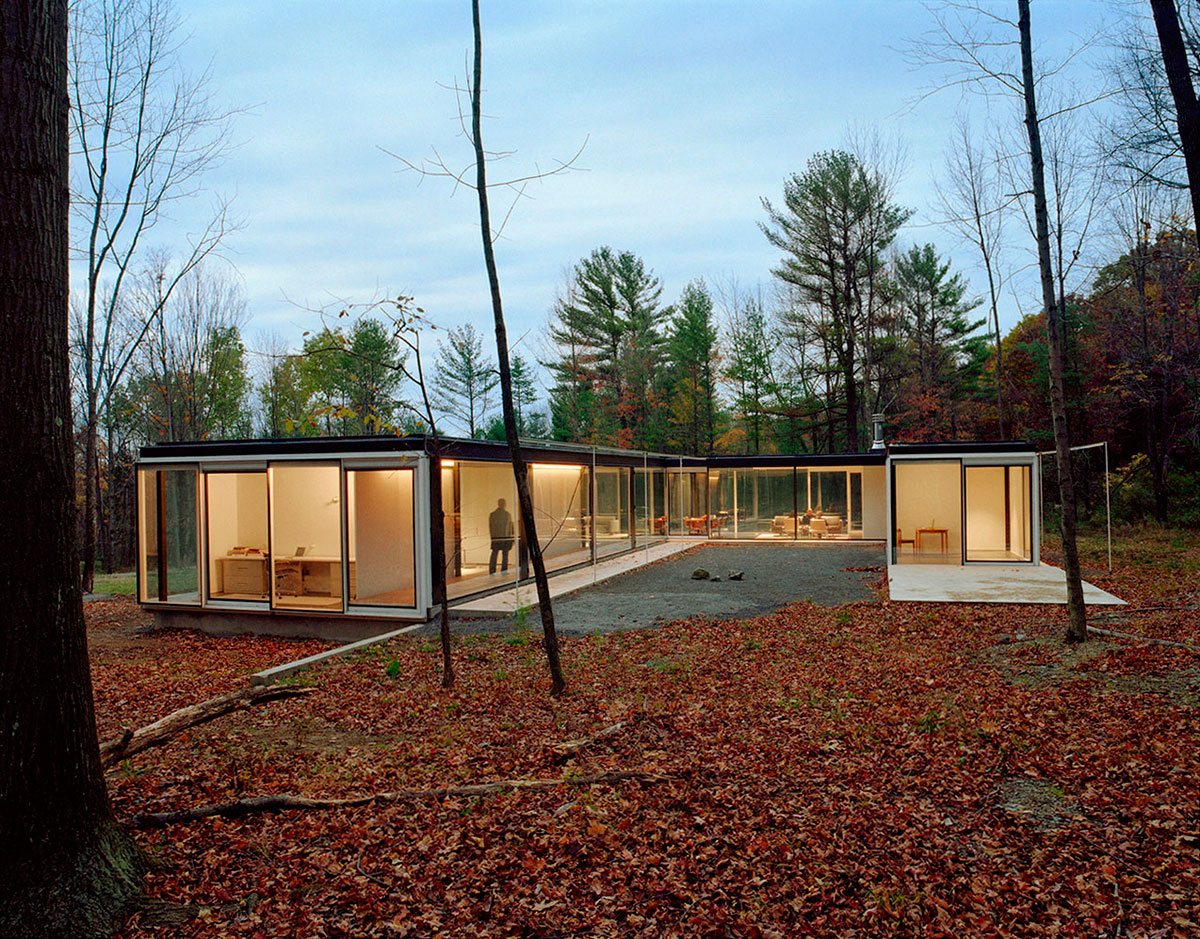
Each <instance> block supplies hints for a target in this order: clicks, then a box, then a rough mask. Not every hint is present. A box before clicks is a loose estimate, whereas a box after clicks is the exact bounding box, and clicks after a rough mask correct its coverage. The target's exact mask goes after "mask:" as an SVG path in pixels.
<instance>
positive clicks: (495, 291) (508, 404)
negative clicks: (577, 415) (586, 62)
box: [470, 0, 567, 696]
mask: <svg viewBox="0 0 1200 939" xmlns="http://www.w3.org/2000/svg"><path fill="white" fill-rule="evenodd" d="M471 21H472V24H473V26H474V32H475V68H474V77H473V79H472V81H471V82H470V89H471V143H472V144H473V145H474V147H475V193H476V195H477V196H478V197H479V234H480V237H481V238H482V241H483V260H484V265H485V266H486V267H487V277H488V287H489V292H490V293H491V297H492V314H493V316H494V318H495V321H496V359H497V364H498V365H499V366H500V401H501V403H502V405H503V407H504V434H505V436H506V437H507V438H508V451H509V455H510V457H511V458H512V465H513V475H514V476H515V477H516V481H517V503H518V504H519V506H520V509H521V524H522V527H523V530H524V531H525V535H526V539H527V541H528V548H527V550H528V553H529V560H530V562H531V563H532V565H533V577H534V581H535V583H536V585H537V596H538V611H539V613H540V614H541V617H542V634H543V635H544V637H545V645H546V659H547V661H548V662H549V664H550V693H551V694H552V695H555V696H557V695H560V694H562V693H563V691H564V690H565V689H566V686H567V683H566V680H565V679H564V678H563V672H562V662H561V661H560V659H559V654H558V633H557V632H556V631H555V628H554V610H553V608H552V607H551V605H550V582H549V579H548V578H547V577H546V562H545V560H544V559H543V558H542V546H541V543H540V542H539V541H538V536H537V518H536V516H535V515H534V514H533V494H532V492H531V491H530V487H529V467H528V465H527V464H526V462H525V454H524V453H523V452H522V450H521V440H520V438H519V437H518V436H517V417H516V411H515V410H514V408H513V388H512V369H511V368H510V366H509V361H508V331H507V329H506V328H505V325H504V304H503V302H502V301H501V299H500V277H499V274H498V273H497V271H496V254H495V251H494V250H493V247H492V244H493V239H494V237H495V234H494V232H493V230H492V221H491V215H490V212H489V206H488V183H487V152H486V151H485V150H484V148H483V133H482V130H481V127H480V122H481V118H482V105H481V96H482V94H483V32H482V30H481V28H480V25H479V0H471Z"/></svg>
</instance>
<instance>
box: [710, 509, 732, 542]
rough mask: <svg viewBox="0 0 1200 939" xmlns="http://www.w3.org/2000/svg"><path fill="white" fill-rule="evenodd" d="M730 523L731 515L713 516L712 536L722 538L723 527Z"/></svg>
mask: <svg viewBox="0 0 1200 939" xmlns="http://www.w3.org/2000/svg"><path fill="white" fill-rule="evenodd" d="M728 524H729V516H728V515H715V516H713V518H712V529H711V537H713V538H720V537H721V529H722V528H724V527H725V526H726V525H728Z"/></svg>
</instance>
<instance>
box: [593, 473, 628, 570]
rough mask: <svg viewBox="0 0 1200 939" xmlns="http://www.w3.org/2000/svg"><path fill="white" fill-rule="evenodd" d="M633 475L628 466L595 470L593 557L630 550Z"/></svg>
mask: <svg viewBox="0 0 1200 939" xmlns="http://www.w3.org/2000/svg"><path fill="white" fill-rule="evenodd" d="M631 485H632V476H631V474H630V469H629V467H628V466H597V467H596V515H595V520H594V524H595V531H596V557H606V556H608V555H610V554H618V553H620V552H621V551H628V550H629V549H630V548H631V547H633V538H632V535H631V533H630V513H629V499H630V488H631Z"/></svg>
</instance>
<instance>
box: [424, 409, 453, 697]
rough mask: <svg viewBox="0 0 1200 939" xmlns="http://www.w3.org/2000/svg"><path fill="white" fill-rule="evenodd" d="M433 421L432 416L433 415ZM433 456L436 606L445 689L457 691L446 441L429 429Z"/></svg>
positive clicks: (431, 485) (431, 497) (431, 491)
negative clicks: (444, 475) (444, 457)
mask: <svg viewBox="0 0 1200 939" xmlns="http://www.w3.org/2000/svg"><path fill="white" fill-rule="evenodd" d="M429 416H430V417H431V418H432V416H433V415H432V412H431V413H430V414H429ZM429 433H430V435H431V436H432V438H433V453H432V454H431V457H432V459H430V461H429V463H430V469H429V501H430V502H431V503H432V504H431V505H430V506H429V515H430V521H431V522H432V526H431V527H432V529H433V602H434V603H435V604H437V607H438V627H439V628H438V635H439V637H440V639H441V643H442V687H443V688H453V687H454V661H453V659H452V658H451V655H450V603H449V598H448V597H447V596H446V510H445V500H444V497H443V496H442V439H441V437H439V436H438V431H437V427H435V426H434V425H433V424H432V423H430V425H429Z"/></svg>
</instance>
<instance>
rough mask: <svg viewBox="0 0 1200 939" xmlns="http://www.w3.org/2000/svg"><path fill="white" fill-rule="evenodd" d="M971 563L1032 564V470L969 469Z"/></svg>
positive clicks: (1024, 468) (1015, 468)
mask: <svg viewBox="0 0 1200 939" xmlns="http://www.w3.org/2000/svg"><path fill="white" fill-rule="evenodd" d="M964 476H965V478H966V517H967V560H968V561H1028V560H1030V559H1031V558H1032V556H1033V544H1032V541H1033V537H1032V535H1033V533H1032V524H1031V522H1032V514H1031V512H1032V494H1031V491H1030V490H1031V486H1030V469H1029V467H1028V466H968V467H966V469H965V470H964Z"/></svg>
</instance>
